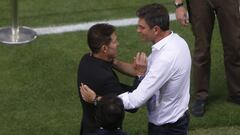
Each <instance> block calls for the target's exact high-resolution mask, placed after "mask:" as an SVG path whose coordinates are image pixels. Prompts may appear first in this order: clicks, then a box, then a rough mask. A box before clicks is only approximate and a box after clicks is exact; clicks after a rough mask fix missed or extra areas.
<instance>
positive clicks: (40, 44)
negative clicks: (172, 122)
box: [0, 0, 240, 135]
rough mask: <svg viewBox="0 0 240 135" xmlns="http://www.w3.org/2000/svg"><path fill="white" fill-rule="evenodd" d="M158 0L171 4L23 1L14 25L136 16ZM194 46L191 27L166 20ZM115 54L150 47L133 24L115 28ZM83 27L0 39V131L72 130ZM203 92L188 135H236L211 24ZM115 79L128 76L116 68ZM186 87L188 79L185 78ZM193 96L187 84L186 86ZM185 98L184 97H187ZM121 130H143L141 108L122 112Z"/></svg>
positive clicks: (4, 12) (135, 134) (50, 134)
mask: <svg viewBox="0 0 240 135" xmlns="http://www.w3.org/2000/svg"><path fill="white" fill-rule="evenodd" d="M151 2H162V3H164V4H165V5H166V6H167V7H168V8H169V10H170V11H172V12H173V11H174V10H173V9H174V8H173V6H172V2H170V1H168V0H161V1H159V0H147V1H144V0H131V1H130V0H104V1H103V0H69V1H63V0H51V1H47V0H40V1H37V0H22V1H19V19H20V24H23V25H27V26H30V27H44V26H54V25H63V24H75V23H80V22H87V21H98V20H108V19H120V18H125V17H127V18H129V17H135V10H136V9H137V8H138V7H139V6H141V5H143V4H146V3H151ZM10 7H11V6H10V4H9V1H7V0H1V1H0V27H5V26H8V25H9V24H10V13H9V11H10ZM171 27H172V30H174V31H175V32H177V33H179V35H181V36H182V37H183V38H185V39H186V41H187V42H188V44H189V47H190V49H191V50H193V46H194V45H193V43H194V39H193V35H192V32H191V30H190V26H188V27H186V28H183V27H181V26H180V25H179V24H178V23H177V22H172V23H171ZM117 32H118V36H119V40H120V47H119V58H120V59H123V60H126V61H131V60H132V57H133V56H134V55H135V53H136V52H137V51H144V52H146V53H149V51H150V47H149V45H148V44H146V43H142V42H141V41H140V40H139V38H138V35H137V33H136V27H135V26H129V27H121V28H118V31H117ZM88 51H89V49H88V48H87V45H86V31H80V32H72V33H64V34H55V35H45V36H39V37H38V38H37V39H36V40H34V41H33V42H32V43H29V44H27V45H24V46H5V45H4V44H1V43H0V103H1V104H0V135H77V134H79V127H80V119H81V113H82V112H81V105H80V102H79V98H78V95H77V86H76V71H77V66H78V63H79V60H80V58H81V56H82V55H83V54H84V53H86V52H88ZM211 51H212V66H211V83H210V97H209V104H208V106H207V113H206V115H205V116H204V117H203V118H195V117H191V123H190V135H239V134H240V107H239V106H237V105H234V104H231V103H228V102H227V101H226V97H227V88H226V82H225V80H226V79H225V74H224V65H223V55H222V54H223V51H222V44H221V40H220V35H219V30H218V27H215V30H214V37H213V41H212V48H211ZM119 77H120V79H121V81H122V82H125V83H127V84H129V83H130V82H131V80H132V79H131V78H128V77H126V76H123V75H121V74H119ZM192 86H193V82H192ZM191 95H192V97H191V98H192V99H193V98H194V97H193V89H191ZM190 104H191V103H190ZM124 130H125V131H127V132H129V133H130V134H131V135H146V134H147V117H146V109H145V107H142V108H141V109H140V110H139V111H138V112H137V113H135V114H129V113H127V116H126V118H125V121H124Z"/></svg>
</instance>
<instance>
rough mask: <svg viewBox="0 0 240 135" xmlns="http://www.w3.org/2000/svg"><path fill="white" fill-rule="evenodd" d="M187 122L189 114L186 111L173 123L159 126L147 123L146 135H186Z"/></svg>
mask: <svg viewBox="0 0 240 135" xmlns="http://www.w3.org/2000/svg"><path fill="white" fill-rule="evenodd" d="M189 120H190V116H189V112H188V111H186V112H185V113H184V115H183V116H182V117H181V118H179V120H178V121H176V122H175V123H167V124H164V125H160V126H157V125H154V124H152V123H148V135H188V126H189Z"/></svg>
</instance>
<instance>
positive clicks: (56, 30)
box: [34, 13, 176, 35]
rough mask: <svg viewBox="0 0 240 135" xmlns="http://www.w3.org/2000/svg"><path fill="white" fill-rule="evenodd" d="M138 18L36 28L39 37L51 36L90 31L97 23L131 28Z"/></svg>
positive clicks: (172, 15)
mask: <svg viewBox="0 0 240 135" xmlns="http://www.w3.org/2000/svg"><path fill="white" fill-rule="evenodd" d="M169 15H170V20H171V21H173V20H176V17H175V14H174V13H171V14H169ZM137 20H138V19H137V18H128V19H117V20H105V21H96V22H87V23H79V24H71V25H63V26H50V27H40V28H34V30H35V31H36V32H37V34H38V35H49V34H60V33H65V32H75V31H85V30H88V29H89V28H90V27H91V26H92V25H94V24H96V23H109V24H112V25H114V26H116V27H123V26H130V25H136V24H137Z"/></svg>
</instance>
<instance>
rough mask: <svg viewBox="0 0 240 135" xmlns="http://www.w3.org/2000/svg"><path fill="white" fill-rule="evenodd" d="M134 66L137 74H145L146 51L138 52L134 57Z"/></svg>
mask: <svg viewBox="0 0 240 135" xmlns="http://www.w3.org/2000/svg"><path fill="white" fill-rule="evenodd" d="M134 66H135V71H136V75H137V76H142V75H145V72H146V70H147V56H146V54H145V53H144V52H138V53H137V55H136V56H135V57H134Z"/></svg>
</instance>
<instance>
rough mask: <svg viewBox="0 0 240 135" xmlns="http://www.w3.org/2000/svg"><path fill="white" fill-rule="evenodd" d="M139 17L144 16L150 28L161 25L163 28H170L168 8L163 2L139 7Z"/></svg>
mask: <svg viewBox="0 0 240 135" xmlns="http://www.w3.org/2000/svg"><path fill="white" fill-rule="evenodd" d="M136 14H137V16H138V17H139V18H143V19H144V20H145V21H146V23H147V24H148V25H149V27H150V28H153V27H154V26H159V27H160V28H161V30H163V31H166V30H169V14H168V10H167V9H166V8H165V7H164V6H163V5H161V4H158V3H153V4H148V5H145V6H143V7H141V8H139V9H138V10H137V12H136Z"/></svg>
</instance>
